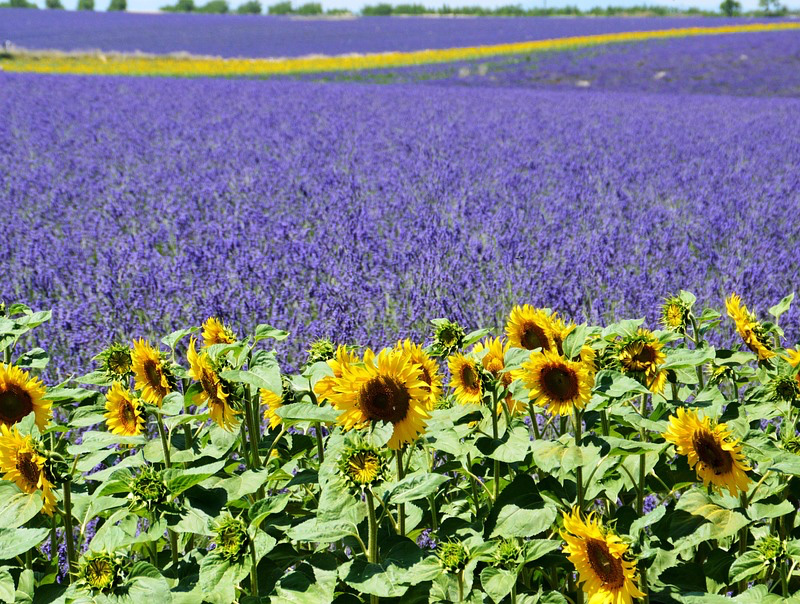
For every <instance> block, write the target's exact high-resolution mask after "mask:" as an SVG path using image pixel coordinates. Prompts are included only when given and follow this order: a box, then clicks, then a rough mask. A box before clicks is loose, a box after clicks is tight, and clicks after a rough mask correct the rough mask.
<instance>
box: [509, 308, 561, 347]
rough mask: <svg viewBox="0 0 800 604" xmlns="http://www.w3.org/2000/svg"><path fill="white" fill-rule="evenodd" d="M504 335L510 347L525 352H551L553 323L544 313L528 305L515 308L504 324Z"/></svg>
mask: <svg viewBox="0 0 800 604" xmlns="http://www.w3.org/2000/svg"><path fill="white" fill-rule="evenodd" d="M506 335H507V336H508V339H509V341H510V342H511V346H514V347H516V348H524V349H526V350H535V349H537V348H541V349H542V350H553V349H554V348H555V340H554V338H553V323H552V320H551V317H550V315H548V314H547V312H546V311H544V310H541V309H538V308H534V307H533V306H531V305H530V304H525V305H523V306H515V307H514V308H512V309H511V315H510V316H509V318H508V323H507V324H506Z"/></svg>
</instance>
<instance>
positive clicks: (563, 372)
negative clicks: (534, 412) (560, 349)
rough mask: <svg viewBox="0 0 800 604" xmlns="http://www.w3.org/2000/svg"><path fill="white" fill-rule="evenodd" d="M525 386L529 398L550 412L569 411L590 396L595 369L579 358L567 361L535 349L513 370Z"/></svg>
mask: <svg viewBox="0 0 800 604" xmlns="http://www.w3.org/2000/svg"><path fill="white" fill-rule="evenodd" d="M514 377H516V378H519V379H520V380H522V383H523V384H524V385H525V387H526V388H528V390H529V392H528V396H529V398H530V399H531V401H534V402H536V403H537V404H539V405H542V406H544V407H545V408H546V409H547V411H548V413H550V414H551V415H569V414H570V413H572V410H573V408H575V409H583V408H584V407H585V406H586V405H587V404H588V402H589V399H590V398H591V396H592V387H593V386H594V372H593V371H592V370H591V368H590V367H589V366H588V365H586V363H583V362H582V361H570V360H569V359H565V358H564V357H562V356H560V355H559V354H557V353H555V352H549V351H544V352H542V351H534V352H532V353H531V356H530V358H529V359H528V360H527V361H525V362H524V363H523V364H522V366H521V367H520V368H519V369H518V370H516V371H515V372H514Z"/></svg>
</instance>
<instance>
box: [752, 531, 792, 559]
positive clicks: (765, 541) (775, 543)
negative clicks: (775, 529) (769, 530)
mask: <svg viewBox="0 0 800 604" xmlns="http://www.w3.org/2000/svg"><path fill="white" fill-rule="evenodd" d="M753 549H755V550H756V551H757V552H758V554H759V555H760V556H761V558H762V559H763V560H764V561H765V562H775V561H777V560H779V559H780V558H781V557H782V556H783V555H784V553H785V551H784V546H783V543H781V540H780V539H778V538H777V537H774V536H772V535H767V536H766V537H762V538H761V539H759V540H758V541H756V542H755V544H754V545H753Z"/></svg>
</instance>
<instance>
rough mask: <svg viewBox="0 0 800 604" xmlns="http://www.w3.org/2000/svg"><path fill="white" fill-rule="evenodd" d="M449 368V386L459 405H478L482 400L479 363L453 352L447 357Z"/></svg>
mask: <svg viewBox="0 0 800 604" xmlns="http://www.w3.org/2000/svg"><path fill="white" fill-rule="evenodd" d="M447 367H448V368H449V369H450V376H451V377H450V386H451V387H452V388H453V394H454V395H455V398H456V401H457V402H458V403H459V404H461V405H469V404H475V405H478V404H480V403H481V401H482V400H483V380H482V379H481V371H482V369H481V368H480V364H479V363H478V361H476V360H475V359H472V358H470V357H467V356H464V355H463V354H460V353H458V354H454V355H452V356H451V357H450V358H448V359H447Z"/></svg>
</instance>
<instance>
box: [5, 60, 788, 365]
mask: <svg viewBox="0 0 800 604" xmlns="http://www.w3.org/2000/svg"><path fill="white" fill-rule="evenodd" d="M0 88H2V90H3V91H4V94H3V95H2V96H0V115H3V116H5V119H3V120H0V204H2V217H3V218H2V220H3V225H2V226H3V232H4V233H5V236H4V237H3V239H2V244H0V258H2V262H3V265H4V267H5V275H6V277H5V278H4V279H3V282H2V286H1V287H0V296H2V298H3V299H5V300H7V301H17V300H25V301H28V302H29V303H30V304H31V305H32V306H35V307H40V308H53V309H54V316H55V319H56V320H54V321H53V323H52V325H53V326H55V327H52V328H51V327H47V326H45V327H44V328H43V329H44V331H43V332H42V333H43V334H44V335H43V338H44V340H45V341H43V342H42V343H43V344H44V345H46V346H47V347H48V348H49V349H50V350H51V352H52V353H53V358H54V359H55V361H54V363H53V364H51V370H50V371H52V372H62V375H63V372H66V371H67V368H70V371H74V370H75V369H76V367H78V368H88V367H89V365H90V363H89V358H90V357H91V354H92V352H91V351H96V350H98V349H100V348H102V346H103V345H104V343H105V342H107V341H109V339H111V338H113V337H115V336H118V337H122V336H125V337H131V336H138V335H145V334H151V333H152V332H153V331H159V332H168V331H169V330H170V329H172V328H176V327H178V326H182V325H185V324H197V323H198V322H199V321H201V320H202V319H203V318H204V317H206V316H209V315H219V316H221V317H222V318H224V319H225V320H227V321H230V322H231V323H232V324H234V325H241V326H243V327H244V328H252V327H253V326H254V325H255V324H256V323H259V322H269V323H271V324H273V325H275V326H277V327H280V328H283V329H287V330H289V331H290V332H291V333H292V337H291V339H290V340H289V341H288V342H287V348H286V352H285V353H284V357H285V358H284V360H285V361H286V362H287V366H290V367H292V366H296V364H297V362H298V359H299V357H300V352H301V350H302V348H303V346H304V345H305V344H306V343H307V342H309V341H310V340H311V339H312V338H314V337H316V336H323V335H326V336H330V337H333V338H334V339H335V340H336V341H358V342H360V343H363V344H373V343H378V342H387V341H392V340H393V339H394V338H396V337H398V336H400V335H403V336H404V337H405V335H409V334H411V335H416V336H423V335H424V334H426V333H427V332H428V323H427V321H428V319H430V318H432V317H437V316H449V317H451V318H453V319H457V320H459V321H461V322H463V323H464V324H465V325H467V326H470V327H478V326H481V325H496V324H499V323H502V321H501V318H502V317H503V316H504V315H505V314H507V312H508V310H509V308H510V307H511V306H512V305H513V304H514V303H517V302H521V301H524V302H530V303H533V304H538V305H543V306H551V307H553V308H558V309H559V310H560V311H561V312H563V313H564V314H565V315H567V316H569V317H571V318H573V319H575V320H577V321H581V320H584V319H588V320H590V321H594V322H603V321H607V320H610V319H611V318H613V317H619V316H646V317H647V318H648V320H649V321H651V322H652V321H655V320H656V317H657V313H658V308H659V304H660V301H661V300H662V298H663V297H664V296H666V295H668V294H670V293H672V292H675V291H677V290H678V289H680V288H684V289H689V290H692V291H694V293H695V294H697V296H698V298H699V299H700V300H702V301H704V302H706V303H708V304H716V305H719V304H720V302H721V300H722V299H723V296H724V295H725V293H727V292H730V291H732V290H735V291H737V292H739V293H740V294H741V295H743V296H744V297H745V299H746V300H748V301H749V302H750V303H751V304H754V305H755V306H756V307H757V308H760V309H761V310H762V312H764V311H765V309H766V308H768V307H769V306H770V305H772V304H774V303H775V302H776V301H777V300H779V299H780V298H781V297H783V296H784V295H785V294H786V293H788V292H789V291H791V290H792V288H793V287H796V282H797V274H798V269H800V260H798V255H797V251H796V250H797V246H798V242H799V241H798V240H799V239H800V229H798V222H797V216H798V215H799V214H800V170H798V157H800V120H798V119H797V116H798V115H800V100H798V99H793V98H734V97H731V96H722V95H717V96H712V95H682V94H663V95H656V94H649V93H616V92H592V93H586V92H585V91H580V93H576V92H574V91H557V90H556V91H553V90H536V91H534V90H526V89H514V88H500V87H498V88H484V87H466V88H462V87H452V86H442V87H440V86H432V85H425V86H420V85H414V84H411V85H391V86H379V85H359V84H354V83H345V84H333V83H327V84H318V83H311V82H289V81H273V82H264V81H241V80H240V81H233V80H158V79H124V78H92V77H71V76H62V77H55V76H32V75H13V76H12V75H10V74H6V75H0ZM782 324H783V325H785V326H786V328H787V335H788V338H789V339H790V340H791V341H796V338H797V335H798V314H797V310H796V307H794V308H793V309H792V311H790V313H789V314H788V315H786V318H784V319H783V320H782Z"/></svg>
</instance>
